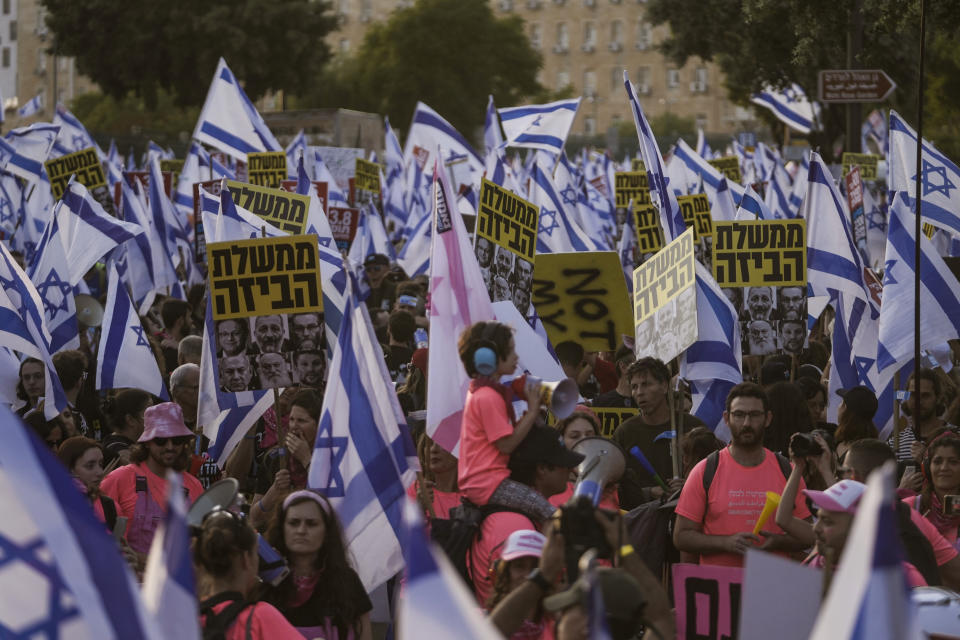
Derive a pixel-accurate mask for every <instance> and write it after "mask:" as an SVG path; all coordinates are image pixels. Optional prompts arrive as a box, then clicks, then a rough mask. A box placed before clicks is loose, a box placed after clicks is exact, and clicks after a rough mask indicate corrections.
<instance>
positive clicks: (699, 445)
mask: <svg viewBox="0 0 960 640" xmlns="http://www.w3.org/2000/svg"><path fill="white" fill-rule="evenodd" d="M724 446H725V445H724V443H723V441H722V440H720V438H718V437H717V436H716V435H714V433H713V431H711V430H710V429H709V428H708V427H694V428H693V429H690V431H687V432H686V433H685V434H683V436H681V438H680V458H681V459H682V461H683V469H682V471H683V477H684V478H686V477H687V476H688V475H689V474H690V472H691V471H693V468H694V467H695V466H697V463H698V462H700V461H701V460H703V459H704V458H706V457H707V456H709V455H710V454H711V453H713V452H714V451H720V450H721V449H723V447H724Z"/></svg>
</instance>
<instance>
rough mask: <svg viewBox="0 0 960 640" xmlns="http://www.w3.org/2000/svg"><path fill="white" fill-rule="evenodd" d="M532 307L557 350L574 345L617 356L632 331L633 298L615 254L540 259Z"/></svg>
mask: <svg viewBox="0 0 960 640" xmlns="http://www.w3.org/2000/svg"><path fill="white" fill-rule="evenodd" d="M533 306H534V307H535V308H536V310H537V315H539V316H540V320H541V321H542V322H543V327H544V329H546V331H547V336H548V337H549V338H550V342H551V343H552V344H553V345H554V346H556V345H558V344H560V343H561V342H566V341H568V340H572V341H573V342H576V343H578V344H580V345H581V346H582V347H583V348H584V349H586V350H587V351H615V350H616V349H617V347H618V346H619V345H620V344H621V336H622V335H630V333H631V331H632V325H631V317H630V296H629V294H628V293H627V284H626V282H625V281H624V279H623V268H622V267H621V265H620V257H619V256H618V255H617V252H615V251H581V252H576V253H545V254H540V255H539V256H537V263H536V266H535V269H534V275H533Z"/></svg>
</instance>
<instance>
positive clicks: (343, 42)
mask: <svg viewBox="0 0 960 640" xmlns="http://www.w3.org/2000/svg"><path fill="white" fill-rule="evenodd" d="M348 51H350V40H349V39H348V38H340V53H347V52H348Z"/></svg>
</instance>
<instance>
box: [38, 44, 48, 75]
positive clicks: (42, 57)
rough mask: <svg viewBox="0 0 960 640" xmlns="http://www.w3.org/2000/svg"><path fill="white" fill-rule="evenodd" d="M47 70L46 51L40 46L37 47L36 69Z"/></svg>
mask: <svg viewBox="0 0 960 640" xmlns="http://www.w3.org/2000/svg"><path fill="white" fill-rule="evenodd" d="M46 70H47V52H46V50H44V49H43V48H42V47H41V48H40V49H37V71H38V72H40V73H44V72H45V71H46Z"/></svg>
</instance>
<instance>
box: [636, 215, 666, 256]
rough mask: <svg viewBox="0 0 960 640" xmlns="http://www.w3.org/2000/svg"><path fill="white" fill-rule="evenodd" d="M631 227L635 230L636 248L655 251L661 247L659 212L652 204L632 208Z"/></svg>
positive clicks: (649, 251) (661, 235)
mask: <svg viewBox="0 0 960 640" xmlns="http://www.w3.org/2000/svg"><path fill="white" fill-rule="evenodd" d="M633 228H634V229H636V230H637V250H638V251H639V252H640V253H641V254H643V253H656V252H657V251H660V249H661V248H662V247H663V229H662V228H661V227H660V214H659V213H658V212H657V208H656V207H654V206H653V205H652V204H646V205H642V206H639V207H636V206H635V207H634V208H633Z"/></svg>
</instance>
